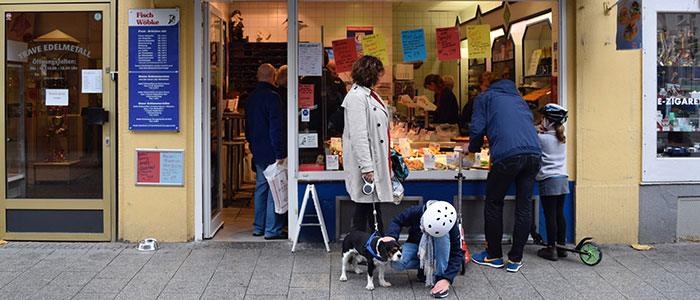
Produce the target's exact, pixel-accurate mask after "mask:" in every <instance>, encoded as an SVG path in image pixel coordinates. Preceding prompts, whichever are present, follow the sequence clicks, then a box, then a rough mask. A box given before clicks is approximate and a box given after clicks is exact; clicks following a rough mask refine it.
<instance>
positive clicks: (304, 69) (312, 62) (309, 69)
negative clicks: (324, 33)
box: [299, 43, 323, 76]
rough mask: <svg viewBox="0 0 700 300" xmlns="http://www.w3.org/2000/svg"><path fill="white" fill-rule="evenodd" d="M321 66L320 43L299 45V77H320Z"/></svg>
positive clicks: (321, 53)
mask: <svg viewBox="0 0 700 300" xmlns="http://www.w3.org/2000/svg"><path fill="white" fill-rule="evenodd" d="M322 65H323V48H322V47H321V43H300V44H299V76H321V69H322V68H323V66H322Z"/></svg>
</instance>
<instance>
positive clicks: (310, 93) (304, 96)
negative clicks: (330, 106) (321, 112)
mask: <svg viewBox="0 0 700 300" xmlns="http://www.w3.org/2000/svg"><path fill="white" fill-rule="evenodd" d="M313 106H314V85H313V84H300V85H299V108H311V107H313Z"/></svg>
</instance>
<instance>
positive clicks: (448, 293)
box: [433, 290, 450, 299]
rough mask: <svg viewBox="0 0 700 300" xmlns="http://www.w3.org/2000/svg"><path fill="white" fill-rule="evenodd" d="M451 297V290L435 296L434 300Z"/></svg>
mask: <svg viewBox="0 0 700 300" xmlns="http://www.w3.org/2000/svg"><path fill="white" fill-rule="evenodd" d="M449 295H450V290H446V291H444V292H442V293H437V294H433V298H438V299H439V298H445V297H447V296H449Z"/></svg>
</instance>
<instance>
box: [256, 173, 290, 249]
mask: <svg viewBox="0 0 700 300" xmlns="http://www.w3.org/2000/svg"><path fill="white" fill-rule="evenodd" d="M267 166H268V165H258V164H256V165H255V170H256V172H255V220H254V221H253V228H254V229H253V233H256V234H260V233H265V236H266V237H273V236H277V235H280V234H282V226H284V222H283V221H284V220H282V215H278V214H276V213H275V202H274V201H273V200H272V191H271V190H270V185H268V184H267V179H265V175H264V174H263V171H264V170H265V168H267Z"/></svg>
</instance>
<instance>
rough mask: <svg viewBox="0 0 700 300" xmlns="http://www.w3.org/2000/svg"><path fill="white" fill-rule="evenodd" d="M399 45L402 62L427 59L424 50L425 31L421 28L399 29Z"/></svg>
mask: <svg viewBox="0 0 700 300" xmlns="http://www.w3.org/2000/svg"><path fill="white" fill-rule="evenodd" d="M401 47H402V50H403V61H404V62H411V61H419V60H426V59H428V53H427V52H426V50H425V32H424V31H423V29H422V28H421V29H412V30H404V31H401Z"/></svg>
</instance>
